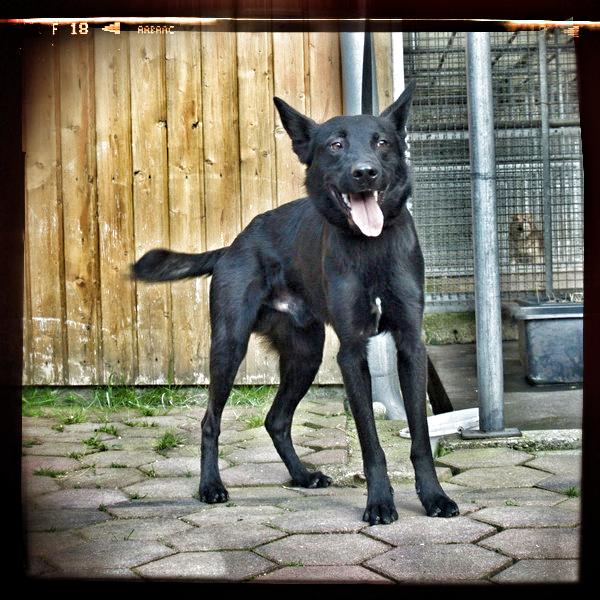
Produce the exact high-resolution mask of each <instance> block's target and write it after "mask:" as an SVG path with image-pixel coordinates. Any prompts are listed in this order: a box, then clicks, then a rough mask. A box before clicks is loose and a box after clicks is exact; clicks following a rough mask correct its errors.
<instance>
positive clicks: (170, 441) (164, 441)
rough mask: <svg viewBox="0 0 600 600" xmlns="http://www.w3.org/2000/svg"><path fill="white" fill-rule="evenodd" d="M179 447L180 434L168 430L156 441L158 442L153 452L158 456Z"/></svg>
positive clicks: (180, 443)
mask: <svg viewBox="0 0 600 600" xmlns="http://www.w3.org/2000/svg"><path fill="white" fill-rule="evenodd" d="M180 445H182V439H181V436H180V434H179V433H178V432H177V431H174V430H172V429H170V430H168V431H165V433H164V434H163V436H162V437H161V438H160V439H159V440H158V442H156V445H155V446H154V450H156V452H158V453H159V454H164V453H165V452H166V451H167V450H169V449H171V448H176V447H177V446H180Z"/></svg>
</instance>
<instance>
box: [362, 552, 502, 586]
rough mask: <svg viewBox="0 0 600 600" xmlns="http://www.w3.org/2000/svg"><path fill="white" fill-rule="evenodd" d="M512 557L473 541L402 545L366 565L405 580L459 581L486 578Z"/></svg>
mask: <svg viewBox="0 0 600 600" xmlns="http://www.w3.org/2000/svg"><path fill="white" fill-rule="evenodd" d="M511 562H512V560H511V559H510V558H509V557H507V556H502V555H500V554H497V553H496V552H491V551H489V550H485V549H484V548H480V547H478V546H473V545H471V544H427V545H424V546H420V545H408V546H400V547H399V548H395V549H394V550H390V551H389V552H386V553H385V554H382V555H381V556H378V557H376V558H374V559H372V560H370V561H368V562H367V563H366V565H365V566H367V567H370V568H372V569H375V570H376V571H378V572H380V573H383V574H384V575H387V576H389V577H393V578H394V579H396V580H398V581H403V582H420V583H428V582H431V583H435V582H444V583H450V582H459V581H467V580H471V581H472V580H476V579H483V578H484V577H486V576H488V575H490V574H492V573H496V572H497V571H499V570H500V569H502V568H504V567H506V566H508V565H510V563H511Z"/></svg>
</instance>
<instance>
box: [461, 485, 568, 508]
mask: <svg viewBox="0 0 600 600" xmlns="http://www.w3.org/2000/svg"><path fill="white" fill-rule="evenodd" d="M457 498H458V499H459V500H460V502H461V503H464V504H468V503H473V504H476V505H479V506H480V507H485V506H552V505H554V504H559V503H561V502H564V499H565V497H564V496H563V495H561V494H556V493H554V492H551V491H549V490H542V489H539V488H501V489H492V488H487V489H483V490H466V491H463V492H458V493H457V495H456V496H455V498H454V499H455V500H457Z"/></svg>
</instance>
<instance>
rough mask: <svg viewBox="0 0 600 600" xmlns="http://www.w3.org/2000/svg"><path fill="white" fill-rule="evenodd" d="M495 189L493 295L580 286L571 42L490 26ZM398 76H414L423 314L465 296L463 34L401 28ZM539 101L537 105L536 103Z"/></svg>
mask: <svg viewBox="0 0 600 600" xmlns="http://www.w3.org/2000/svg"><path fill="white" fill-rule="evenodd" d="M490 35H491V40H490V41H491V49H492V80H493V93H494V122H495V131H496V136H495V137H496V139H495V151H496V178H497V181H496V194H497V221H498V241H499V252H500V273H501V292H502V296H503V298H505V299H508V298H510V299H515V298H524V297H532V296H533V297H536V296H537V297H539V298H544V297H551V298H553V297H560V298H563V297H567V298H573V297H575V298H577V299H580V298H581V296H582V289H583V170H582V160H581V142H580V130H579V109H578V98H577V80H576V65H575V48H574V43H573V38H572V37H571V36H569V35H567V34H566V33H564V32H561V31H553V32H548V31H546V32H536V31H519V32H493V33H491V34H490ZM404 53H405V77H406V79H407V80H410V79H417V83H418V86H417V92H416V94H415V99H414V103H413V111H412V116H411V122H410V128H409V141H410V157H411V162H412V165H413V174H414V194H413V198H414V202H413V213H414V217H415V221H416V224H417V228H418V230H419V235H420V239H421V245H422V247H423V252H424V255H425V263H426V293H427V306H428V310H430V311H431V310H461V309H463V308H467V307H472V304H473V291H474V280H473V245H472V227H471V221H472V213H471V177H470V160H469V132H468V107H467V71H466V52H465V34H464V33H456V32H455V33H449V32H444V33H440V32H418V33H405V34H404ZM545 107H547V110H545Z"/></svg>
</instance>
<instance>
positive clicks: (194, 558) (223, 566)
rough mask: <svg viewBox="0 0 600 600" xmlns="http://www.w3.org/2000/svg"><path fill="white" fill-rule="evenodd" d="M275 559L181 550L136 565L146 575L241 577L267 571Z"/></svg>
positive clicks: (228, 579)
mask: <svg viewBox="0 0 600 600" xmlns="http://www.w3.org/2000/svg"><path fill="white" fill-rule="evenodd" d="M271 568H273V563H272V562H270V561H268V560H267V559H265V558H262V557H260V556H257V555H256V554H254V553H253V552H247V551H243V550H241V551H232V552H182V553H179V554H176V555H174V556H168V557H166V558H163V559H161V560H155V561H154V562H151V563H148V564H145V565H143V566H141V567H138V568H137V569H136V572H138V573H140V574H141V575H143V576H144V577H146V578H147V579H155V580H162V581H167V580H187V581H206V582H221V581H223V582H232V581H242V580H244V579H248V578H250V577H254V576H256V575H261V574H262V573H266V572H267V571H268V570H269V569H271Z"/></svg>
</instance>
